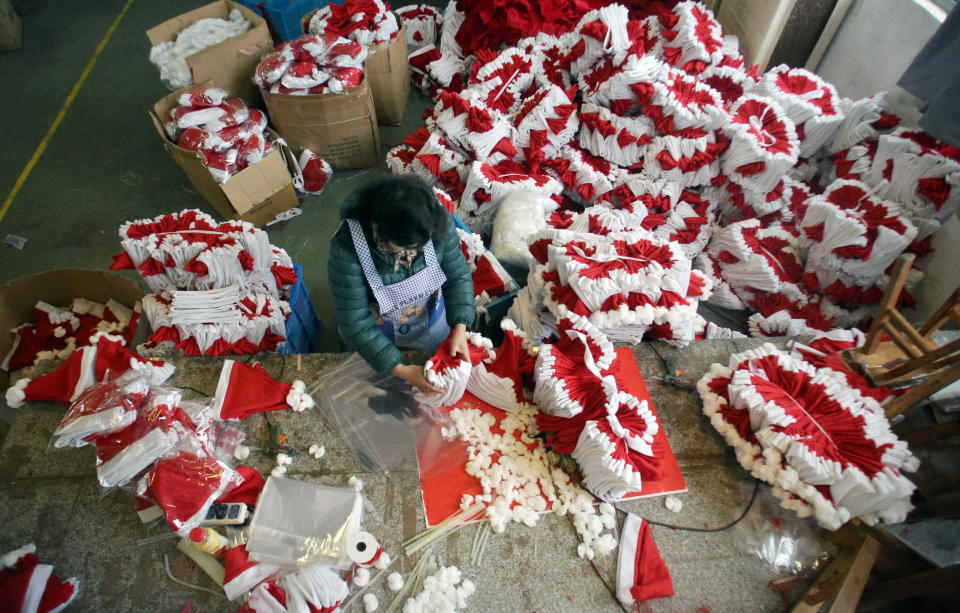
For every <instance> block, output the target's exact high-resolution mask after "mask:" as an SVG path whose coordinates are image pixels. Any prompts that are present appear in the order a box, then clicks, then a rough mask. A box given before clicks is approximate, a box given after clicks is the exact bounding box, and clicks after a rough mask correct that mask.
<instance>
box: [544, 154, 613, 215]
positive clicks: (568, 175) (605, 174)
mask: <svg viewBox="0 0 960 613" xmlns="http://www.w3.org/2000/svg"><path fill="white" fill-rule="evenodd" d="M542 166H543V168H544V170H545V171H546V172H547V173H548V174H550V175H553V176H554V177H556V178H557V179H559V180H560V183H562V184H563V187H565V188H566V190H565V195H567V196H570V197H571V198H572V199H574V200H576V201H579V202H584V203H593V202H597V201H600V200H602V199H603V197H604V195H605V194H606V193H607V192H610V191H612V190H613V188H614V186H615V185H617V184H618V183H619V182H620V181H621V179H622V177H623V176H624V175H626V174H627V171H626V170H625V169H623V168H620V167H619V166H617V165H616V164H611V163H610V162H608V161H607V160H605V159H603V158H601V157H597V156H595V155H593V154H592V153H590V152H589V151H585V150H583V149H581V148H580V146H579V145H577V144H576V143H575V142H572V141H571V142H570V143H569V144H567V145H566V146H564V147H563V148H562V149H561V150H560V153H559V154H558V155H557V157H555V158H546V159H544V160H543V163H542Z"/></svg>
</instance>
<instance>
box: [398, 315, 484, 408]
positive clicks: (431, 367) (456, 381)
mask: <svg viewBox="0 0 960 613" xmlns="http://www.w3.org/2000/svg"><path fill="white" fill-rule="evenodd" d="M467 342H468V345H469V348H470V349H469V351H470V356H469V359H467V360H465V359H463V358H461V357H459V356H455V355H452V354H451V353H450V337H448V338H447V339H446V340H445V341H444V342H442V343H440V346H439V347H437V350H436V351H435V352H434V354H433V356H432V357H431V358H430V359H429V360H427V361H426V363H425V364H424V365H423V375H424V378H425V379H426V380H427V382H428V383H430V384H431V385H433V386H435V387H438V388H440V389H442V390H443V392H442V393H439V394H424V393H422V392H420V391H417V392H416V393H415V398H416V400H417V402H419V403H420V404H421V405H423V406H427V407H432V408H438V407H448V406H452V405H454V404H456V403H458V402H460V399H461V398H463V394H464V392H466V391H467V382H468V381H469V380H470V373H471V371H472V370H473V367H474V366H475V365H477V364H479V363H480V362H481V361H483V360H484V359H486V358H488V357H489V356H490V355H491V354H492V353H493V351H492V348H493V343H492V342H491V341H490V339H486V338H484V337H483V336H481V335H479V334H477V333H475V332H468V333H467Z"/></svg>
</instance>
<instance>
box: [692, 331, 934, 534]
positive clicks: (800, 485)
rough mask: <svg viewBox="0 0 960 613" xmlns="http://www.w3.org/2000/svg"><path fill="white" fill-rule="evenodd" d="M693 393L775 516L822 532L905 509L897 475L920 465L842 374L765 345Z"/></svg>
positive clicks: (733, 359)
mask: <svg viewBox="0 0 960 613" xmlns="http://www.w3.org/2000/svg"><path fill="white" fill-rule="evenodd" d="M697 389H698V391H699V392H700V396H701V398H702V399H703V410H704V413H705V414H706V415H707V417H708V418H709V419H710V422H711V424H713V426H714V427H715V428H716V429H717V431H718V432H720V434H722V435H723V437H724V438H725V439H726V440H727V443H729V444H730V445H732V446H733V447H734V450H735V452H736V456H737V459H738V461H739V462H740V464H741V465H742V466H743V467H744V468H745V469H747V470H749V471H750V472H751V474H752V475H753V476H754V477H756V478H758V479H761V480H763V481H766V482H767V483H770V484H771V485H773V486H774V490H773V493H774V495H775V496H777V497H778V498H780V500H781V505H782V506H783V507H785V508H788V509H793V510H795V511H796V512H797V513H798V514H799V515H800V516H801V517H806V516H809V515H812V516H813V517H815V518H816V520H817V521H818V522H819V523H820V524H821V525H822V526H824V527H825V528H827V529H830V530H836V529H837V528H839V527H840V526H841V525H843V524H844V523H846V522H847V521H849V520H850V519H853V518H855V517H856V518H859V519H861V520H862V521H865V522H867V523H868V524H873V523H875V522H876V521H878V520H883V521H886V522H894V523H896V522H900V521H903V519H904V518H905V517H906V514H907V513H908V512H909V511H910V510H911V509H912V506H911V505H910V495H911V494H912V493H913V490H914V489H915V486H914V485H913V483H912V482H911V481H910V480H909V479H907V478H906V477H905V476H904V475H903V472H904V471H907V472H912V471H915V470H916V469H917V468H918V466H919V462H918V461H917V459H916V458H915V457H914V456H913V455H912V454H911V453H910V451H909V450H908V449H907V445H906V443H905V442H903V441H901V440H899V439H898V438H897V437H896V436H895V435H894V434H893V432H892V431H891V429H890V423H889V422H888V420H887V418H886V417H885V415H884V413H883V408H882V407H881V406H880V405H879V403H877V401H876V400H874V399H873V398H871V397H869V396H864V395H863V394H861V393H860V392H859V391H858V390H857V389H855V388H853V387H851V386H850V385H849V384H848V380H847V378H846V377H845V376H844V374H842V373H839V372H837V371H834V370H831V369H830V368H817V367H815V366H813V365H812V364H810V363H808V362H805V361H804V360H802V359H801V358H800V357H797V356H792V355H790V354H787V353H785V352H783V351H780V350H778V349H776V348H775V347H773V346H772V345H769V344H768V345H764V346H762V347H760V348H757V349H751V350H748V351H745V352H742V353H738V354H735V355H732V356H730V361H729V364H728V365H726V366H725V365H723V364H714V365H713V366H712V367H711V369H710V371H709V372H708V373H707V374H706V375H704V377H703V378H702V379H701V380H700V381H699V382H698V384H697Z"/></svg>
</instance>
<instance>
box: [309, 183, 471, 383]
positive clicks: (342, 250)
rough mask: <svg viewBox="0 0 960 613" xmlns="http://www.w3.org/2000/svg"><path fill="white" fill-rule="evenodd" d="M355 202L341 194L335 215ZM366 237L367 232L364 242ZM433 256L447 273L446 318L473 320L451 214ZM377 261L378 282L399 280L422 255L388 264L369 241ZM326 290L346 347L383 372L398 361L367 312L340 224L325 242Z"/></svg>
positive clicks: (356, 262)
mask: <svg viewBox="0 0 960 613" xmlns="http://www.w3.org/2000/svg"><path fill="white" fill-rule="evenodd" d="M356 209H357V203H356V202H355V200H354V199H353V198H347V199H346V200H345V201H344V202H343V205H342V206H341V207H340V218H341V219H350V218H352V217H354V214H353V213H354V211H356ZM369 243H370V241H369V237H368V244H369ZM434 250H435V251H436V253H437V262H438V263H439V264H440V267H441V268H442V269H443V272H444V274H445V275H446V276H447V281H446V283H444V284H443V288H442V292H443V300H444V303H445V306H446V309H447V323H448V324H450V327H451V328H452V327H453V326H454V325H456V324H461V323H462V324H465V325H466V326H471V325H473V319H474V317H475V316H476V309H475V308H474V303H473V278H472V277H471V276H470V268H469V267H468V266H467V261H466V259H465V258H464V257H463V252H462V251H460V239H459V238H458V237H457V230H456V228H455V226H454V223H453V217H452V216H448V217H447V233H446V236H445V238H444V241H443V244H442V245H440V244H434ZM370 253H371V254H373V258H374V261H375V263H376V265H377V272H379V273H380V278H382V279H383V284H384V285H391V284H393V283H397V282H398V281H403V280H404V279H406V278H407V277H408V276H410V275H412V274H415V273H417V272H419V271H421V270H423V268H424V267H426V261H425V259H424V256H423V254H422V253H421V254H420V257H418V258H417V259H416V260H415V261H414V263H413V266H411V267H410V268H403V267H401V268H400V269H399V270H398V271H396V272H395V271H394V270H393V259H392V258H390V259H389V260H388V259H387V257H384V256H382V255H381V254H379V253H378V252H377V250H376V249H375V248H374V246H373V245H372V244H370ZM327 272H328V277H329V283H330V291H331V293H332V294H333V305H334V309H335V311H336V315H337V325H338V326H339V329H340V334H341V336H342V337H343V339H344V340H345V341H346V343H347V346H348V347H349V348H350V349H353V350H356V351H357V352H359V353H360V355H361V356H363V359H365V360H366V361H367V362H368V363H369V364H370V366H372V367H373V368H374V369H375V370H376V371H377V372H388V371H390V370H392V369H393V367H394V366H396V365H397V364H400V363H401V359H400V350H399V349H397V347H396V345H394V344H393V343H392V342H390V340H389V339H388V338H387V337H386V336H384V334H383V332H381V331H380V329H379V328H378V327H377V325H376V323H375V322H374V319H373V315H371V314H370V309H369V305H370V304H371V303H375V302H376V301H375V299H374V297H373V291H372V290H371V289H370V286H369V285H368V284H367V280H366V278H365V277H364V275H363V268H362V267H361V266H360V258H359V257H358V256H357V251H356V249H355V248H354V246H353V241H352V240H351V238H350V230H349V229H348V228H347V227H346V225H345V224H344V225H343V226H342V227H341V228H340V229H339V230H338V231H337V233H336V234H335V235H334V237H333V240H332V241H331V243H330V261H329V263H328V265H327Z"/></svg>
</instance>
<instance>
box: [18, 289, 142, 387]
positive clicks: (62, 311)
mask: <svg viewBox="0 0 960 613" xmlns="http://www.w3.org/2000/svg"><path fill="white" fill-rule="evenodd" d="M140 311H141V305H140V302H139V301H138V302H137V303H136V304H135V305H134V307H133V309H129V308H127V307H126V306H124V305H122V304H120V303H119V302H117V301H116V300H113V299H111V300H108V301H107V302H106V304H100V303H98V302H93V301H90V300H87V299H85V298H76V299H74V301H73V302H72V303H71V304H70V307H69V308H60V307H56V306H53V305H52V304H48V303H46V302H43V301H42V300H41V301H39V302H37V303H36V304H35V305H34V307H33V323H24V324H21V325H19V326H17V327H16V328H13V329H12V330H11V331H10V332H11V334H13V335H14V339H13V346H12V347H10V351H9V352H7V355H6V356H5V357H4V359H3V363H2V364H0V368H2V369H3V370H5V371H7V372H13V371H16V370H20V369H21V368H25V367H27V366H31V365H33V364H36V363H37V362H38V361H40V360H53V359H64V358H68V357H70V355H71V354H72V353H73V352H74V350H76V349H77V347H83V346H84V345H88V344H90V342H91V339H92V338H93V337H94V336H95V335H96V334H97V333H103V334H109V335H112V336H117V337H121V338H122V342H123V344H124V345H126V344H129V343H130V341H132V340H133V336H134V334H136V331H137V324H138V323H139V322H140Z"/></svg>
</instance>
